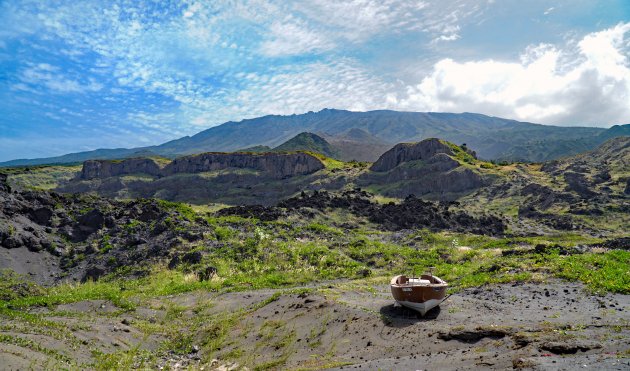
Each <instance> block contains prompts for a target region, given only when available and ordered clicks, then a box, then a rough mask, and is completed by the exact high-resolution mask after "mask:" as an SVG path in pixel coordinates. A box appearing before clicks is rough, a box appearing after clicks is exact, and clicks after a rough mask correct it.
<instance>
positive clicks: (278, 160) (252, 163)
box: [81, 153, 324, 179]
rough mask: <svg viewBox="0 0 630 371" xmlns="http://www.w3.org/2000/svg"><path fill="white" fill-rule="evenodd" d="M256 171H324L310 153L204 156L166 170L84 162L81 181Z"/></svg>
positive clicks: (140, 162) (146, 163) (137, 162)
mask: <svg viewBox="0 0 630 371" xmlns="http://www.w3.org/2000/svg"><path fill="white" fill-rule="evenodd" d="M230 168H237V169H254V170H258V171H263V172H265V173H266V174H268V175H269V176H271V177H273V178H276V179H282V178H288V177H292V176H296V175H304V174H310V173H314V172H316V171H318V170H321V169H323V168H324V164H323V163H322V161H321V160H319V159H318V158H317V157H315V156H312V155H310V154H307V153H263V154H253V153H202V154H199V155H191V156H184V157H180V158H177V159H175V160H173V161H172V162H171V163H169V164H168V165H166V166H164V168H160V166H159V165H158V164H157V163H156V162H155V161H154V160H152V159H128V160H123V161H106V160H91V161H86V162H84V163H83V170H82V171H81V179H95V178H108V177H112V176H119V175H126V174H149V175H153V176H169V175H175V174H182V173H201V172H206V171H215V170H223V169H230Z"/></svg>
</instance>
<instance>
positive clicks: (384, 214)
mask: <svg viewBox="0 0 630 371" xmlns="http://www.w3.org/2000/svg"><path fill="white" fill-rule="evenodd" d="M371 197H372V195H371V194H369V193H367V192H365V191H362V190H360V189H355V190H352V191H344V192H342V193H341V194H333V193H329V192H326V191H320V192H313V193H312V194H310V195H309V194H306V193H304V192H303V193H302V194H301V195H300V196H298V197H293V198H289V199H287V200H285V201H282V202H280V203H279V204H278V206H279V207H283V208H286V209H289V210H300V209H301V208H314V209H319V210H325V209H326V208H343V209H347V210H348V211H350V212H352V213H354V214H356V215H360V216H364V217H367V218H368V219H369V220H370V221H372V222H374V223H378V224H381V225H383V227H384V228H386V229H389V230H401V229H415V228H429V229H432V230H454V231H461V232H472V233H477V234H487V235H500V234H502V233H503V232H504V231H505V228H506V227H505V224H504V222H503V221H502V220H501V219H499V218H498V217H495V216H480V217H474V216H472V215H470V214H467V213H465V212H462V211H451V210H449V204H445V203H440V202H432V201H424V200H421V199H419V198H417V197H415V196H413V195H411V196H408V197H407V198H405V199H404V200H403V202H401V203H399V204H395V203H393V202H391V203H388V204H386V205H380V204H378V203H374V202H372V200H371Z"/></svg>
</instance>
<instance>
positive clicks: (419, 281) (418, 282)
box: [409, 278, 431, 285]
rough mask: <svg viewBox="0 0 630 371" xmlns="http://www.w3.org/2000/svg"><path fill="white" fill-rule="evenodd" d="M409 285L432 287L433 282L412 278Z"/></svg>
mask: <svg viewBox="0 0 630 371" xmlns="http://www.w3.org/2000/svg"><path fill="white" fill-rule="evenodd" d="M409 284H410V285H430V284H431V281H429V280H423V279H420V278H410V279H409Z"/></svg>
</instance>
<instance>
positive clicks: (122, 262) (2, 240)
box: [0, 175, 207, 284]
mask: <svg viewBox="0 0 630 371" xmlns="http://www.w3.org/2000/svg"><path fill="white" fill-rule="evenodd" d="M205 228H207V223H205V221H204V220H201V219H199V220H189V219H187V218H185V217H183V216H182V215H181V213H180V212H179V211H178V210H177V209H176V208H173V207H170V206H168V205H164V204H162V203H160V202H158V201H155V200H136V201H116V200H111V199H104V198H98V197H93V196H81V195H60V194H57V193H53V192H44V191H22V190H17V191H13V192H9V191H8V187H7V186H6V177H5V176H1V175H0V250H1V251H0V252H2V253H3V255H2V256H3V258H4V260H2V259H0V268H3V269H4V268H8V269H17V270H20V269H27V270H28V272H29V277H30V278H31V279H33V280H35V281H36V282H38V283H42V284H52V283H55V282H58V281H59V280H71V279H77V280H84V281H85V280H96V279H98V278H99V277H100V276H102V275H104V274H108V273H110V272H112V271H114V270H116V269H117V268H120V267H131V266H133V267H136V268H137V269H140V267H141V266H142V265H143V264H146V263H148V262H150V261H156V260H159V259H163V258H164V256H166V255H168V254H169V253H170V252H171V250H173V249H174V248H176V247H177V246H179V244H180V243H181V241H193V240H199V238H200V237H199V236H200V235H201V234H200V233H201V232H200V231H201V230H204V229H205ZM7 257H8V258H7ZM31 261H33V264H31V263H30V262H31ZM35 261H38V262H40V263H41V264H40V263H35ZM44 262H45V263H44ZM103 262H107V263H106V264H105V265H103ZM25 267H26V268H25Z"/></svg>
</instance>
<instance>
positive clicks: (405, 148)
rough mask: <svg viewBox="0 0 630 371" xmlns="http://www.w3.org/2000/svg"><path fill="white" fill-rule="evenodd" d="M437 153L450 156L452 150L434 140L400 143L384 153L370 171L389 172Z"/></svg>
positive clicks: (427, 158)
mask: <svg viewBox="0 0 630 371" xmlns="http://www.w3.org/2000/svg"><path fill="white" fill-rule="evenodd" d="M438 153H445V154H447V155H452V154H453V150H452V149H451V148H450V147H449V146H448V145H447V144H444V143H443V142H442V141H440V140H439V139H436V138H430V139H425V140H423V141H422V142H418V143H400V144H397V145H395V146H394V148H392V149H390V150H389V151H387V152H385V153H384V154H383V155H382V156H381V157H380V158H379V159H378V160H377V161H376V162H375V163H374V165H372V167H371V168H370V170H372V171H379V172H383V171H389V170H392V169H393V168H395V167H396V166H398V165H400V164H402V163H404V162H409V161H415V160H429V159H430V158H431V157H433V156H435V155H437V154H438Z"/></svg>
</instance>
